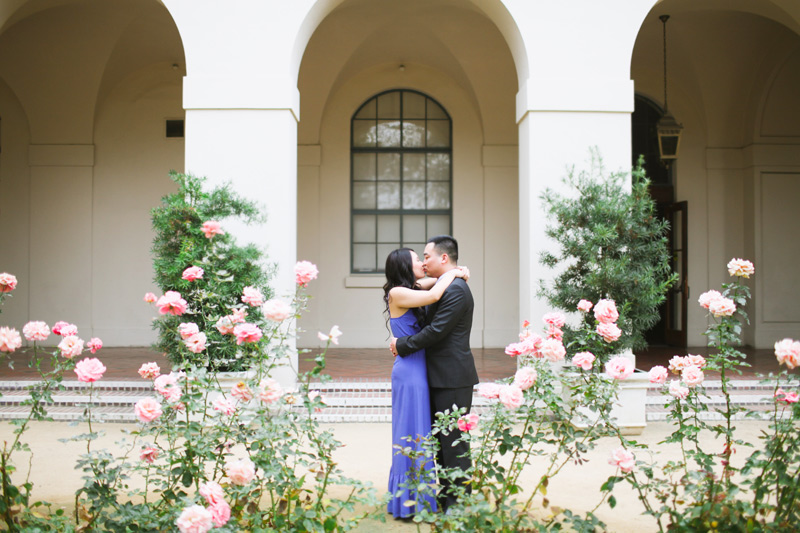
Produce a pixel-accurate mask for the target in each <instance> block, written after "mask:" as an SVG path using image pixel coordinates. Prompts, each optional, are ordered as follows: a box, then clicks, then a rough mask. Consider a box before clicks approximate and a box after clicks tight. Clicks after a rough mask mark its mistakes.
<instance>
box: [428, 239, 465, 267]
mask: <svg viewBox="0 0 800 533" xmlns="http://www.w3.org/2000/svg"><path fill="white" fill-rule="evenodd" d="M428 242H432V243H433V247H434V248H435V249H436V252H437V253H438V254H439V255H444V254H447V257H449V258H450V261H451V262H452V263H453V264H454V265H457V264H458V241H456V240H455V239H454V238H453V237H451V236H450V235H437V236H436V237H431V238H430V239H428Z"/></svg>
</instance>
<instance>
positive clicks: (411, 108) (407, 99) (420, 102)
mask: <svg viewBox="0 0 800 533" xmlns="http://www.w3.org/2000/svg"><path fill="white" fill-rule="evenodd" d="M403 118H425V97H424V96H422V95H421V94H417V93H403Z"/></svg>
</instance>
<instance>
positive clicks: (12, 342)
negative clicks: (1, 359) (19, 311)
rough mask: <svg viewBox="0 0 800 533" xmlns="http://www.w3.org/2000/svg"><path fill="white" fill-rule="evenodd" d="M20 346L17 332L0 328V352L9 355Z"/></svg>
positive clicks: (20, 342)
mask: <svg viewBox="0 0 800 533" xmlns="http://www.w3.org/2000/svg"><path fill="white" fill-rule="evenodd" d="M21 346H22V337H20V336H19V331H17V330H15V329H12V328H7V327H2V328H0V352H8V353H11V352H13V351H14V350H16V349H17V348H20V347H21Z"/></svg>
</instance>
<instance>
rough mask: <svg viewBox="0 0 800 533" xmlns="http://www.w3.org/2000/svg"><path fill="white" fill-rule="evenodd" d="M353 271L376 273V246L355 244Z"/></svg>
mask: <svg viewBox="0 0 800 533" xmlns="http://www.w3.org/2000/svg"><path fill="white" fill-rule="evenodd" d="M353 270H355V271H356V272H358V271H362V272H364V271H374V270H375V245H374V244H354V245H353Z"/></svg>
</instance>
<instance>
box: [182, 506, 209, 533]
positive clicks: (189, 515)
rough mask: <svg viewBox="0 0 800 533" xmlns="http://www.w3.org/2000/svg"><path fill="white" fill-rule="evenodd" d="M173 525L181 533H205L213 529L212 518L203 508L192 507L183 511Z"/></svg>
mask: <svg viewBox="0 0 800 533" xmlns="http://www.w3.org/2000/svg"><path fill="white" fill-rule="evenodd" d="M175 524H176V525H177V526H178V529H179V530H180V532H181V533H206V532H207V531H209V530H210V529H211V528H212V527H214V518H213V516H212V514H211V511H209V510H208V509H206V508H205V507H203V506H201V505H192V506H191V507H187V508H186V509H184V510H183V512H182V513H181V515H180V516H179V517H178V519H177V520H176V521H175Z"/></svg>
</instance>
